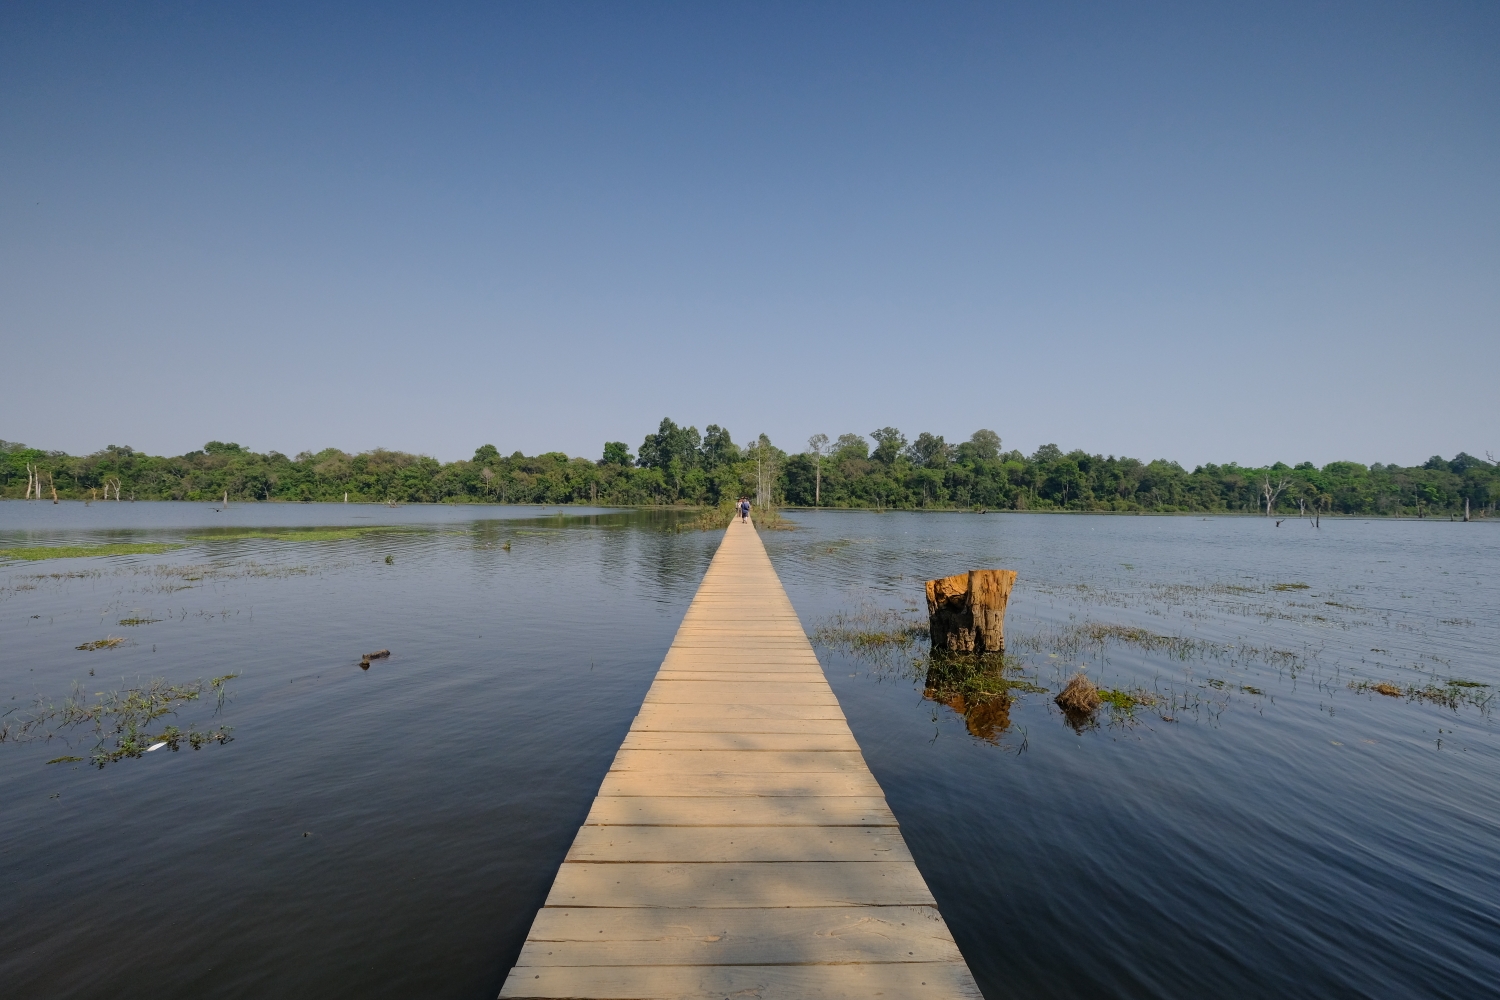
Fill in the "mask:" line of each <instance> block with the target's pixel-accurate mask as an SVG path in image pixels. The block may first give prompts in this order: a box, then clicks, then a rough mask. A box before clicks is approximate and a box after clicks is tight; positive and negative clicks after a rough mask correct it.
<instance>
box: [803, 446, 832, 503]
mask: <svg viewBox="0 0 1500 1000" xmlns="http://www.w3.org/2000/svg"><path fill="white" fill-rule="evenodd" d="M827 447H828V435H827V434H814V435H813V436H812V437H810V438H808V439H807V450H808V451H810V452H812V455H813V506H814V507H821V506H822V504H823V452H824V450H825V449H826V448H827Z"/></svg>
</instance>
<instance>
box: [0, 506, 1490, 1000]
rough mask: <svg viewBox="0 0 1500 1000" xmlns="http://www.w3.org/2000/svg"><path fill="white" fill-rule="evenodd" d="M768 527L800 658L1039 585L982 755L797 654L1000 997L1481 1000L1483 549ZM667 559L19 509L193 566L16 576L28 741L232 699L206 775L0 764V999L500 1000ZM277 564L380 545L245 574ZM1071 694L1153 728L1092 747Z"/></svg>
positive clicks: (856, 525) (17, 677)
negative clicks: (964, 576)
mask: <svg viewBox="0 0 1500 1000" xmlns="http://www.w3.org/2000/svg"><path fill="white" fill-rule="evenodd" d="M792 519H793V520H794V521H796V522H797V524H798V526H799V527H798V530H796V531H789V532H775V533H767V534H766V535H765V536H763V537H765V539H766V543H767V547H768V549H769V551H770V552H771V557H772V560H773V561H774V563H775V565H776V567H777V570H778V572H779V573H780V574H781V576H782V579H783V582H784V583H785V584H786V586H787V589H788V592H789V593H790V595H791V598H792V601H793V603H794V604H795V605H796V607H797V609H798V611H799V613H800V614H801V615H802V617H803V621H804V623H805V624H806V625H807V627H808V628H809V631H814V630H816V629H817V628H818V627H819V626H820V625H826V624H828V623H829V622H830V620H832V619H833V617H834V616H836V615H838V614H844V615H846V616H848V615H851V614H865V615H867V616H870V615H871V614H872V613H878V612H882V611H886V610H895V611H902V610H903V609H909V608H911V607H912V606H913V602H917V601H920V599H921V596H922V589H921V588H922V581H923V580H924V579H926V578H927V577H930V576H936V575H944V574H948V573H952V572H957V571H960V570H964V569H969V568H974V567H984V566H1002V567H1008V568H1012V569H1016V570H1018V571H1019V573H1020V579H1019V582H1018V584H1017V588H1016V592H1015V595H1014V597H1013V599H1012V604H1011V609H1010V612H1009V616H1008V619H1007V630H1008V634H1009V636H1010V642H1011V648H1012V652H1013V654H1014V660H1015V662H1016V664H1017V669H1018V670H1019V671H1021V672H1022V673H1023V674H1024V675H1025V676H1026V677H1027V678H1029V679H1030V681H1031V683H1032V684H1034V685H1035V686H1037V687H1042V688H1047V689H1048V691H1047V693H1045V694H1043V693H1032V694H1025V693H1017V695H1016V698H1015V701H1014V702H1013V704H1012V705H1011V706H1010V711H1009V716H1008V723H1009V726H1008V728H1003V729H1001V730H999V731H994V730H991V731H987V732H985V733H984V734H983V735H984V736H985V737H987V738H979V737H976V736H974V735H971V733H970V731H969V729H968V728H966V724H965V720H964V718H963V717H962V716H960V715H959V714H958V713H957V712H955V711H954V710H953V709H952V708H950V707H947V706H945V705H942V704H938V703H936V702H934V701H931V700H927V699H925V698H924V697H923V688H924V684H923V682H922V680H921V674H922V670H921V666H920V663H918V662H916V661H917V657H918V656H919V654H920V652H921V649H920V647H919V646H918V647H912V648H911V649H906V650H902V649H897V650H896V651H895V652H894V653H891V652H890V651H887V653H886V654H881V655H877V656H874V657H871V656H869V655H863V654H862V655H858V656H856V655H853V654H851V653H848V652H844V651H841V650H842V647H838V646H822V647H820V649H819V652H820V656H821V657H822V658H823V661H824V665H825V668H826V670H827V673H828V674H829V678H830V680H831V681H832V683H833V685H834V688H835V690H836V691H837V693H838V696H839V699H840V701H841V702H842V704H843V705H844V708H845V711H846V712H847V714H848V716H849V719H850V723H851V725H852V726H853V728H854V731H855V735H856V736H857V737H858V738H859V740H860V743H861V746H862V747H863V748H864V751H865V755H866V757H867V759H868V760H869V762H870V765H871V767H872V769H873V770H874V772H875V774H876V777H877V778H878V779H879V780H880V782H881V784H882V785H883V786H884V788H885V790H886V794H887V796H888V797H889V799H890V802H891V805H892V807H893V808H894V810H895V812H896V815H897V817H898V818H899V819H900V821H901V823H902V827H903V831H904V832H905V835H906V837H907V839H908V841H909V843H910V845H911V848H912V852H913V854H914V855H915V857H916V860H917V863H918V865H919V866H920V867H921V869H922V871H923V873H924V874H925V875H926V877H927V879H928V881H929V883H930V884H931V886H932V889H933V892H934V893H935V895H936V896H937V898H938V901H939V904H940V906H941V907H942V909H943V912H944V914H945V916H946V917H947V919H948V922H949V924H950V925H951V927H952V929H953V932H954V935H955V937H956V938H957V939H958V942H959V945H960V946H961V947H962V949H963V951H964V954H965V956H966V957H967V958H968V960H969V963H970V965H971V966H972V967H973V969H974V972H975V974H976V976H977V977H978V979H979V982H980V985H981V987H982V988H983V990H984V991H985V993H986V995H987V996H989V997H991V998H1001V997H1080V998H1081V997H1097V996H1101V995H1104V996H1125V997H1148V996H1149V997H1184V998H1186V997H1194V998H1198V997H1202V996H1205V995H1219V996H1247V997H1259V996H1265V997H1269V996H1297V997H1349V996H1370V997H1439V996H1441V997H1477V996H1496V995H1500V990H1497V986H1496V984H1497V982H1500V957H1497V956H1500V754H1497V750H1500V746H1497V739H1496V729H1495V724H1494V721H1493V718H1492V716H1491V714H1490V711H1489V709H1490V705H1489V703H1488V702H1486V701H1485V698H1486V697H1487V694H1486V692H1488V691H1491V690H1494V686H1496V685H1500V663H1497V658H1496V655H1495V650H1496V648H1497V642H1500V613H1497V609H1500V530H1497V528H1500V526H1497V525H1494V524H1488V523H1479V524H1453V523H1449V522H1441V523H1432V522H1374V523H1371V522H1361V521H1346V520H1337V521H1329V520H1325V521H1324V522H1323V524H1322V527H1321V528H1318V529H1314V528H1312V527H1310V526H1309V525H1307V524H1306V522H1300V521H1289V522H1286V523H1284V524H1283V525H1282V526H1281V527H1279V528H1278V527H1276V526H1275V523H1274V522H1271V521H1267V520H1265V519H1258V518H1214V519H1207V520H1203V519H1189V518H1154V517H1086V516H1077V517H1074V516H1047V515H1024V514H1004V515H993V514H992V515H979V514H895V513H886V514H876V513H864V512H840V513H833V512H820V513H816V514H811V513H804V514H796V515H792ZM680 522H681V518H680V517H679V516H676V515H671V514H664V513H646V512H635V513H609V512H602V511H601V512H588V513H584V512H579V511H578V510H576V509H570V510H568V511H567V513H566V515H558V514H556V513H555V512H554V511H552V510H548V511H539V510H538V509H536V508H515V507H463V508H452V507H403V508H397V509H392V508H386V507H372V506H363V505H349V506H344V505H245V506H234V507H231V508H230V509H228V510H215V509H214V508H213V507H212V506H206V505H190V504H144V503H143V504H94V505H92V506H84V505H82V504H61V505H55V506H54V505H52V504H27V503H23V502H5V503H0V548H5V547H13V546H18V545H58V544H91V543H100V542H140V541H147V542H149V541H159V542H166V543H171V544H176V545H180V546H181V547H180V548H176V549H172V550H170V551H167V552H164V553H161V554H157V555H134V556H118V557H108V558H89V559H58V560H45V561H31V562H20V561H10V562H3V563H0V699H3V704H4V708H0V711H10V712H11V713H12V714H11V715H10V717H9V718H10V719H12V720H15V719H19V718H21V717H23V716H24V715H25V714H26V713H27V712H30V711H32V710H33V709H34V706H35V704H36V703H37V701H38V700H39V699H40V700H41V701H43V702H46V701H53V702H56V701H58V700H60V699H61V698H63V697H64V696H66V695H67V693H68V692H69V690H70V687H71V685H73V684H74V683H75V682H77V683H81V684H82V685H84V687H83V691H84V693H85V694H87V695H92V694H93V693H94V692H98V691H109V690H121V689H124V688H127V687H130V686H132V685H136V684H140V683H142V682H145V681H148V680H150V679H151V678H155V677H161V678H166V679H167V680H169V681H173V682H185V681H191V680H194V679H198V678H209V677H215V676H221V675H223V674H228V673H238V674H239V677H237V678H236V679H235V680H233V681H231V682H230V685H229V691H230V697H229V700H228V701H227V703H226V704H225V706H224V709H223V711H222V713H221V714H219V715H217V716H216V715H215V714H214V707H215V706H214V704H213V702H212V699H205V700H204V701H201V702H195V703H191V704H189V705H188V706H187V707H185V708H184V709H183V711H182V712H181V714H180V715H179V716H178V717H177V719H176V720H175V721H176V722H177V724H179V725H181V726H183V727H186V726H187V724H188V723H196V724H197V725H198V726H199V727H200V728H204V727H210V726H215V725H219V724H227V725H231V726H233V727H234V728H233V736H234V739H233V741H232V742H230V743H227V744H224V745H210V746H207V747H205V748H204V749H202V750H198V751H193V750H191V749H189V748H187V747H186V746H184V747H183V748H182V749H181V750H179V751H178V752H175V753H173V752H171V751H170V750H168V749H163V750H161V751H158V752H153V753H151V754H148V755H146V756H144V757H141V758H138V759H125V760H122V761H119V762H117V763H114V764H110V765H108V766H106V767H105V768H103V769H102V770H100V769H96V768H93V767H90V766H88V764H87V763H86V762H83V763H62V764H51V765H48V764H46V763H45V762H46V761H47V760H50V759H53V758H56V757H59V756H64V755H81V756H85V757H86V756H87V755H88V752H89V750H90V749H91V748H92V747H93V745H94V740H93V739H92V738H91V737H89V735H88V733H87V732H86V731H85V729H83V728H80V729H76V730H73V731H72V737H71V739H72V742H71V744H69V743H67V742H64V740H65V739H67V734H66V733H65V734H64V735H62V736H59V737H58V738H56V739H53V740H51V741H48V742H26V743H19V744H16V743H5V744H0V983H3V984H4V990H3V992H4V993H5V994H6V995H7V996H18V997H48V998H50V997H114V996H117V995H119V994H120V993H121V992H122V991H124V990H130V991H131V992H138V991H144V992H146V993H149V994H150V995H151V996H152V997H153V1000H171V998H179V997H181V998H187V997H195V998H196V997H265V996H278V997H293V998H295V997H323V996H352V995H359V996H361V997H392V998H396V997H400V998H408V997H414V996H422V997H455V998H460V997H462V998H476V1000H478V998H482V997H491V996H493V995H494V994H495V992H496V991H498V989H499V986H500V984H501V982H502V981H503V980H504V977H505V974H506V972H507V970H508V968H509V964H510V962H511V961H513V960H514V957H515V955H516V954H517V953H518V951H519V949H520V945H521V942H522V939H523V938H524V936H525V933H526V930H527V927H528V926H529V924H530V922H531V919H532V916H533V915H534V913H535V910H536V908H537V907H538V906H539V905H540V904H541V902H542V899H543V898H544V897H545V895H546V892H547V889H548V887H549V885H550V884H551V881H552V878H553V875H554V874H555V871H556V866H557V864H558V863H559V862H560V861H561V859H562V856H563V854H564V853H565V852H566V850H567V847H568V844H569V842H570V841H571V839H572V837H573V834H574V832H575V830H576V828H577V826H578V824H579V823H580V822H581V821H582V819H583V817H584V815H585V813H586V812H587V810H588V807H589V804H590V802H591V800H592V798H593V796H594V794H595V792H596V790H597V788H598V784H599V781H600V779H601V778H602V776H603V774H604V772H605V770H606V769H607V768H608V765H609V761H610V759H611V757H612V756H613V754H614V752H615V750H616V748H617V746H618V744H619V742H620V740H621V738H622V737H623V736H624V733H625V731H626V729H627V728H628V726H629V724H630V720H631V718H632V717H633V715H634V714H635V711H636V708H637V706H638V705H639V703H640V700H641V698H642V696H643V695H644V693H645V690H646V688H647V687H648V686H649V684H650V682H651V678H652V675H653V674H654V673H655V670H656V668H657V666H658V664H659V662H660V660H661V657H662V655H663V653H664V651H665V649H666V646H667V644H668V643H669V642H670V641H671V636H672V634H673V632H674V631H675V629H676V627H677V624H678V622H679V621H680V619H681V616H682V613H683V611H684V610H685V609H686V607H687V602H688V601H689V600H690V599H691V597H692V595H693V592H694V591H695V589H696V588H697V585H698V582H699V580H700V579H701V577H702V573H703V571H704V569H705V568H706V566H707V563H708V560H709V559H710V558H711V557H712V554H713V550H714V548H715V546H716V545H717V543H718V534H717V533H716V532H697V531H691V530H678V529H679V528H680V527H681V523H680ZM295 525H304V526H330V527H331V526H353V527H360V528H368V527H375V526H381V527H386V528H392V527H394V528H399V529H402V530H397V531H379V532H368V533H365V534H362V535H358V536H356V537H336V538H331V539H327V540H305V539H301V540H299V539H298V538H297V537H296V534H295V533H286V532H284V533H283V535H282V537H264V536H262V537H254V536H251V537H244V536H240V537H236V535H237V534H238V533H240V532H243V531H244V530H246V529H251V528H255V527H277V528H287V527H290V526H295ZM507 543H508V544H509V546H510V547H509V549H507V548H505V546H506V545H507ZM387 557H390V560H391V561H390V562H387V561H386V559H387ZM1304 585H1305V586H1304ZM1278 588H1279V589H1278ZM875 617H878V614H877V615H875ZM132 619H157V620H156V621H152V622H150V623H149V624H142V625H130V626H126V625H122V624H120V622H121V621H122V620H132ZM1089 624H1103V625H1126V626H1134V627H1138V628H1140V629H1142V630H1145V631H1147V632H1149V633H1150V634H1152V635H1154V636H1161V637H1166V638H1175V639H1183V640H1188V641H1187V642H1185V643H1183V642H1179V643H1177V644H1175V645H1167V646H1163V645H1161V644H1159V643H1158V644H1153V643H1151V642H1146V643H1140V642H1131V641H1113V640H1109V641H1106V642H1104V643H1102V644H1101V643H1098V642H1093V641H1087V642H1080V641H1078V637H1079V635H1080V634H1081V633H1080V631H1079V629H1080V626H1086V625H1089ZM107 637H123V638H124V639H125V640H126V641H125V644H124V645H122V646H120V647H119V648H114V649H101V650H95V651H84V650H78V649H76V648H75V647H76V646H79V645H81V644H83V643H86V642H91V641H95V640H99V639H103V638H107ZM382 648H388V649H390V650H391V651H392V656H391V657H390V658H389V659H386V660H376V661H374V662H373V663H372V665H371V666H370V668H369V669H368V670H362V669H361V668H360V666H359V657H360V654H361V653H365V652H370V651H373V650H377V649H382ZM1080 669H1083V670H1084V672H1085V673H1086V674H1087V675H1088V676H1090V677H1092V678H1094V679H1095V680H1096V681H1097V682H1098V683H1100V684H1101V686H1104V687H1113V688H1119V689H1124V690H1135V691H1137V692H1138V693H1140V692H1147V691H1149V692H1152V693H1153V694H1154V696H1155V697H1156V698H1157V703H1156V705H1155V706H1143V707H1141V708H1140V709H1138V710H1137V711H1135V712H1134V713H1133V714H1126V713H1118V712H1110V711H1105V712H1101V713H1100V715H1099V717H1098V719H1097V724H1095V725H1092V726H1089V725H1084V726H1082V727H1081V728H1075V726H1074V725H1072V724H1070V723H1069V722H1068V720H1066V719H1065V718H1064V716H1063V715H1062V714H1061V713H1060V712H1059V710H1058V709H1057V708H1056V707H1055V706H1054V705H1053V703H1052V693H1053V692H1055V690H1056V689H1057V688H1059V687H1060V686H1061V685H1062V684H1063V683H1064V682H1065V681H1066V680H1067V678H1068V677H1069V676H1070V675H1071V674H1073V673H1074V672H1076V671H1078V670H1080ZM90 671H92V674H91V673H90ZM1455 680H1457V681H1462V682H1465V684H1466V685H1491V687H1475V686H1464V685H1459V686H1454V685H1452V684H1451V683H1450V682H1451V681H1455ZM1374 683H1384V684H1388V685H1392V688H1389V689H1388V690H1399V691H1400V692H1401V694H1400V696H1394V697H1390V696H1383V695H1381V694H1378V693H1375V692H1374V691H1373V690H1370V689H1369V685H1370V684H1374ZM1422 692H1427V694H1425V695H1424V694H1422ZM1434 692H1436V693H1439V694H1441V693H1442V692H1459V693H1461V694H1462V696H1463V697H1462V699H1461V700H1459V701H1458V702H1457V707H1451V706H1450V705H1447V704H1443V703H1441V702H1440V701H1437V700H1434V697H1433V694H1434ZM1168 720H1170V721H1168ZM1075 721H1076V720H1075Z"/></svg>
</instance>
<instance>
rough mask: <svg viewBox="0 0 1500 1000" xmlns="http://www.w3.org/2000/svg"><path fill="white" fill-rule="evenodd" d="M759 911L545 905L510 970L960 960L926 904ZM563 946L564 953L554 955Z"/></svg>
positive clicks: (561, 951) (950, 941)
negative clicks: (770, 914)
mask: <svg viewBox="0 0 1500 1000" xmlns="http://www.w3.org/2000/svg"><path fill="white" fill-rule="evenodd" d="M774 912H775V919H774V920H768V919H767V911H766V910H764V909H759V908H757V909H744V910H730V909H717V910H702V909H662V908H654V909H653V908H644V907H643V908H639V909H605V908H599V907H594V908H588V907H584V908H571V907H543V908H542V910H541V912H540V913H538V914H537V917H536V923H535V924H533V925H532V928H531V934H530V936H529V937H528V938H527V944H526V947H525V949H524V950H523V951H522V952H521V957H520V959H519V960H517V962H516V965H517V966H520V967H525V966H533V965H534V966H556V965H563V964H566V963H570V962H571V963H572V964H576V965H801V964H804V963H806V962H809V961H812V962H819V963H845V962H957V961H960V960H961V956H960V955H959V953H958V948H957V947H955V946H954V944H953V937H952V935H950V934H949V933H948V928H947V926H946V925H945V924H944V923H943V918H942V917H940V916H939V915H938V912H937V910H936V909H935V908H933V907H930V906H879V907H876V906H863V907H854V906H828V907H806V908H804V909H794V910H776V911H774ZM562 944H568V945H572V946H573V947H571V948H560V947H557V946H558V945H562Z"/></svg>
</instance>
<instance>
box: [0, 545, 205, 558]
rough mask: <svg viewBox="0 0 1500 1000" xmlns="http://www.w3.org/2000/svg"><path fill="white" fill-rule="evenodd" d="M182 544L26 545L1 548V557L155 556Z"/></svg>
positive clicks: (178, 547) (177, 547)
mask: <svg viewBox="0 0 1500 1000" xmlns="http://www.w3.org/2000/svg"><path fill="white" fill-rule="evenodd" d="M180 548H182V546H181V545H173V544H169V543H167V542H118V543H113V544H108V545H25V546H21V547H19V548H9V549H0V559H25V560H37V559H87V558H92V557H95V556H154V555H159V554H161V553H163V552H166V551H169V550H171V549H180Z"/></svg>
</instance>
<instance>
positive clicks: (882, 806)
mask: <svg viewBox="0 0 1500 1000" xmlns="http://www.w3.org/2000/svg"><path fill="white" fill-rule="evenodd" d="M583 822H584V825H586V826H711V827H725V826H895V825H896V817H895V816H894V815H892V814H891V810H890V807H889V806H887V805H886V802H885V799H884V798H883V797H881V796H878V795H776V796H766V795H761V796H750V795H733V796H730V795H723V796H712V797H709V796H701V795H700V796H688V795H619V796H615V795H601V796H599V797H598V798H596V799H595V800H594V807H593V808H592V809H590V810H589V815H588V818H587V819H585V820H584V821H583Z"/></svg>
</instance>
